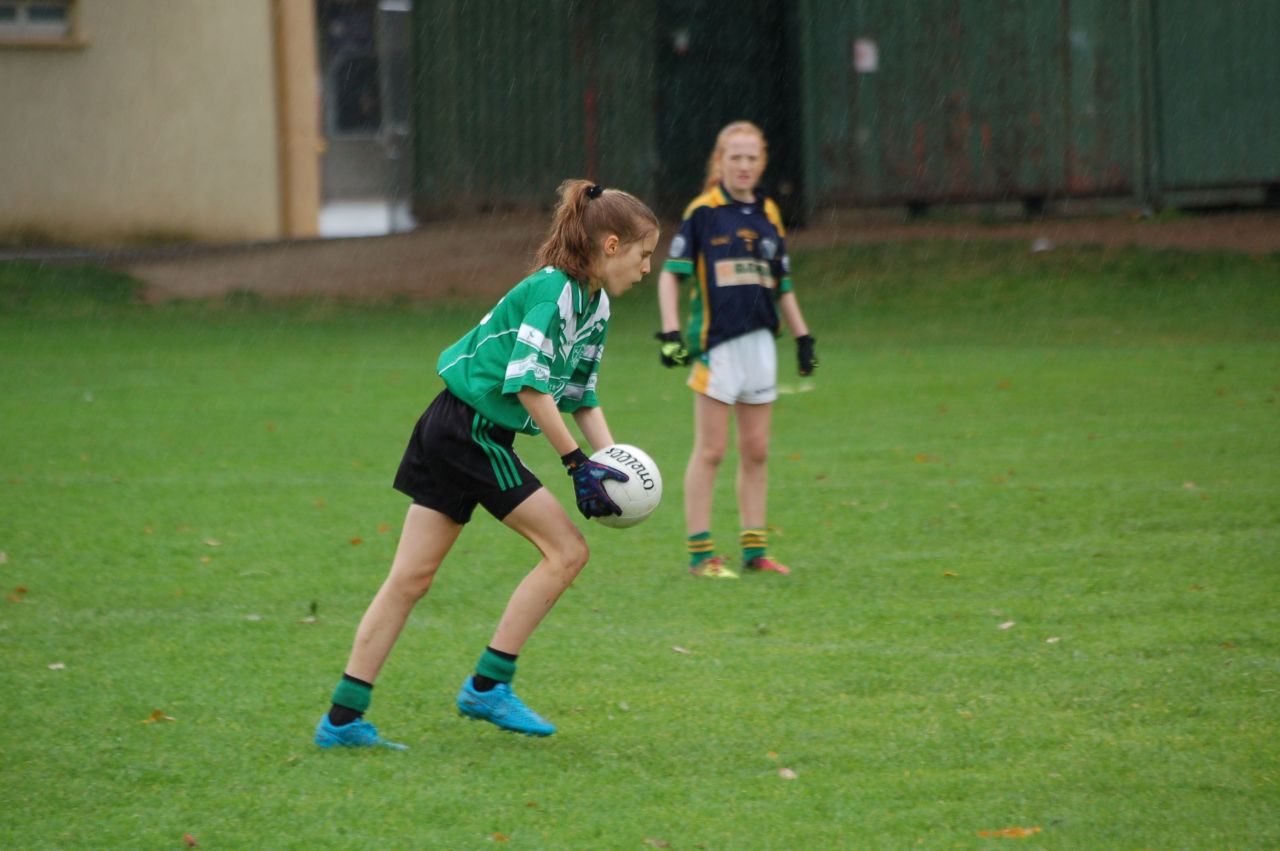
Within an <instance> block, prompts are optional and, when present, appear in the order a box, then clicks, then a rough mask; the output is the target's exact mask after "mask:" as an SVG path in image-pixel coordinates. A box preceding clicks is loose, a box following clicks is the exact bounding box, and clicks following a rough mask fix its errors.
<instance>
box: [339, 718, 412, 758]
mask: <svg viewBox="0 0 1280 851" xmlns="http://www.w3.org/2000/svg"><path fill="white" fill-rule="evenodd" d="M316 744H317V745H319V746H320V747H322V748H391V749H392V750H397V751H407V750H408V749H409V746H408V745H402V744H400V743H399V742H388V741H387V740H386V739H384V738H382V737H381V736H379V735H378V730H377V728H376V727H374V726H373V725H372V724H370V723H369V722H368V721H366V720H364V719H363V718H357V719H356V720H354V721H352V722H351V723H350V724H343V725H342V726H341V727H339V726H336V725H335V724H334V723H333V722H332V721H330V720H329V716H328V715H324V716H323V717H322V718H321V719H320V723H319V724H317V725H316Z"/></svg>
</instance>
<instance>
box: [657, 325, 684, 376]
mask: <svg viewBox="0 0 1280 851" xmlns="http://www.w3.org/2000/svg"><path fill="white" fill-rule="evenodd" d="M653 336H655V337H657V338H658V340H659V341H661V343H662V348H661V349H659V350H658V357H660V358H661V359H662V365H663V366H665V367H673V366H688V365H689V347H688V346H686V345H685V344H684V338H683V337H681V336H680V332H679V331H659V332H658V333H657V334H654V335H653Z"/></svg>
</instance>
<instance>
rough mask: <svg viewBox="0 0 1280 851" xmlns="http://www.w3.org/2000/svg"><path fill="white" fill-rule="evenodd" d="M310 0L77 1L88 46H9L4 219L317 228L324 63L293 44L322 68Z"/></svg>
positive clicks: (109, 227) (73, 229)
mask: <svg viewBox="0 0 1280 851" xmlns="http://www.w3.org/2000/svg"><path fill="white" fill-rule="evenodd" d="M309 3H310V0H217V2H210V0H161V1H160V2H158V1H157V0H110V2H102V0H80V2H78V3H77V4H76V5H75V16H76V18H75V20H76V29H77V32H76V35H77V36H78V39H77V41H79V42H80V43H79V45H78V46H66V47H45V48H35V47H26V48H24V47H13V46H0V233H2V232H5V231H8V232H10V233H12V232H15V231H18V232H21V231H34V232H36V233H44V234H48V235H50V236H53V237H55V238H58V239H60V240H73V241H93V242H125V241H127V242H132V241H138V240H142V239H151V238H158V237H159V238H173V237H177V238H194V239H199V240H213V241H221V240H245V239H274V238H279V237H283V236H289V235H310V234H314V232H315V230H316V221H315V219H316V209H317V207H318V203H319V202H318V195H319V193H318V176H315V173H316V171H317V169H318V165H317V163H316V162H315V161H316V160H317V159H318V157H317V151H316V134H317V133H318V128H317V127H316V126H315V124H316V121H315V120H314V119H312V120H311V121H310V122H309V124H310V127H308V122H307V121H306V120H305V116H306V115H308V114H309V115H311V116H314V115H315V110H316V108H317V107H316V105H315V81H314V73H313V72H312V73H310V75H308V65H307V64H306V57H302V58H301V59H300V58H299V57H298V56H297V55H296V53H295V54H294V55H289V54H287V53H286V54H282V51H283V48H282V45H285V44H293V45H294V46H295V48H296V47H299V46H300V48H301V49H303V50H304V51H308V50H309V57H310V66H309V67H310V68H314V23H313V21H314V18H313V15H312V13H310V11H309V8H308V7H309ZM299 19H301V22H300V23H299V22H298V20H299ZM282 23H288V24H289V25H291V26H309V27H310V28H311V30H310V31H309V32H305V33H295V34H294V37H293V38H289V37H288V36H286V35H284V34H283V33H282V32H281V31H280V26H281V25H282ZM309 77H310V79H309ZM300 86H301V87H302V88H303V91H301V92H299V91H298V89H299V87H300ZM299 98H301V99H303V100H304V101H306V103H305V104H304V105H303V106H301V107H299V106H298V104H297V100H298V99H299ZM300 115H301V116H304V118H303V119H299V116H300ZM300 120H301V126H299V121H300ZM291 152H292V153H291ZM308 161H310V171H311V173H312V177H311V178H310V183H311V186H310V188H309V189H308V188H307V186H306V184H307V182H308V181H307V172H308V167H307V163H308ZM300 186H301V189H300V188H299V187H300ZM308 216H309V217H310V220H309V221H308Z"/></svg>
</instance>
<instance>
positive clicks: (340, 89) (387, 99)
mask: <svg viewBox="0 0 1280 851" xmlns="http://www.w3.org/2000/svg"><path fill="white" fill-rule="evenodd" d="M411 11H412V0H317V7H316V25H317V27H318V29H319V45H318V47H319V59H320V91H321V102H322V115H323V119H322V120H323V130H324V139H325V148H324V153H323V155H322V157H321V183H320V193H321V209H320V234H321V236H331V237H341V236H374V235H381V234H387V233H399V232H402V231H407V230H412V229H413V228H414V227H415V224H416V223H415V222H414V220H413V216H412V214H411V213H410V211H409V195H410V181H411V174H410V171H409V170H410V162H411V160H410V154H411V151H410V144H411V139H410V114H409V110H410V103H411V88H410V87H411V85H412V80H411V78H410V75H411V73H412V72H411V64H412V62H411V56H410V42H411V37H410V33H411V30H410V20H409V19H410V13H411Z"/></svg>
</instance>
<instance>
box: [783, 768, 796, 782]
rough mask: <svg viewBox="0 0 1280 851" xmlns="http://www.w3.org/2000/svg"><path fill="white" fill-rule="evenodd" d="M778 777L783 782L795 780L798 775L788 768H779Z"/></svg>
mask: <svg viewBox="0 0 1280 851" xmlns="http://www.w3.org/2000/svg"><path fill="white" fill-rule="evenodd" d="M778 776H779V777H781V778H782V779H783V780H795V779H796V778H797V777H799V776H800V775H799V774H796V773H795V772H794V771H792V770H791V769H790V768H780V769H778Z"/></svg>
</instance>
